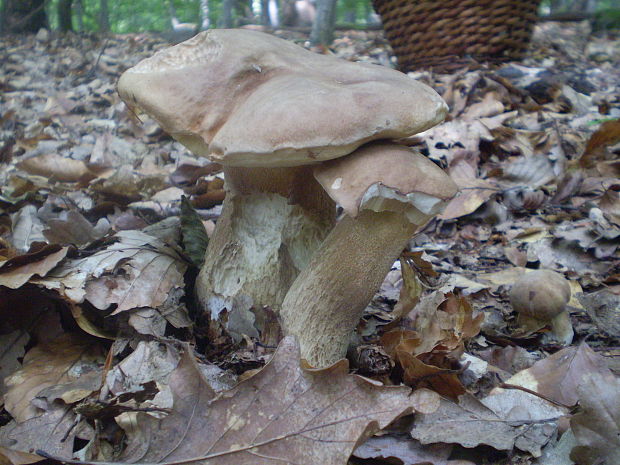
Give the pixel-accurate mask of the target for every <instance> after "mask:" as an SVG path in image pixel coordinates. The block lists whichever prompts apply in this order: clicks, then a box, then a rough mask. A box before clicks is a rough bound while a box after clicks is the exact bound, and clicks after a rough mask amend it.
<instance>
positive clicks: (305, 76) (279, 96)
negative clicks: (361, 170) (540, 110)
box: [118, 29, 447, 167]
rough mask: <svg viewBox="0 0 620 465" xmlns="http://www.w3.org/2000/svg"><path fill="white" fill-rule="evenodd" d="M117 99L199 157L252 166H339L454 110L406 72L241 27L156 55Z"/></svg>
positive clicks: (127, 76) (130, 76) (135, 71)
mask: <svg viewBox="0 0 620 465" xmlns="http://www.w3.org/2000/svg"><path fill="white" fill-rule="evenodd" d="M118 92H119V94H120V96H121V98H122V99H123V100H124V101H125V102H126V103H127V104H128V105H129V106H130V107H139V108H140V109H142V110H143V111H144V112H146V113H147V114H149V115H150V116H152V117H153V118H154V119H155V120H157V121H158V122H159V124H160V125H161V126H162V127H163V128H164V130H166V131H167V132H168V133H169V134H171V135H172V136H173V137H174V138H175V139H177V140H179V141H180V142H181V143H183V144H184V145H185V146H187V147H188V148H189V149H190V150H191V151H192V152H194V153H195V154H197V155H202V156H207V157H209V158H211V159H212V160H214V161H217V162H220V163H223V164H225V165H231V166H248V167H250V166H263V167H275V166H294V165H302V164H309V163H313V162H317V161H321V160H329V159H332V158H337V157H340V156H343V155H346V154H348V153H351V152H352V151H353V150H355V149H356V148H357V147H359V146H360V145H362V144H363V143H365V142H368V141H370V140H375V139H393V138H400V137H406V136H410V135H412V134H415V133H418V132H420V131H423V130H425V129H427V128H430V127H431V126H434V125H435V124H437V123H439V122H440V121H442V120H443V118H444V116H445V114H446V111H447V107H446V104H445V103H444V102H443V100H442V99H441V97H439V95H438V94H437V93H436V92H435V91H433V90H432V89H431V88H430V87H428V86H426V85H424V84H421V83H419V82H416V81H414V80H413V79H411V78H409V77H408V76H406V75H405V74H402V73H400V72H398V71H394V70H392V69H389V68H386V67H382V66H377V65H370V64H360V63H352V62H348V61H344V60H339V59H337V58H334V57H331V56H325V55H318V54H315V53H312V52H310V51H308V50H305V49H304V48H302V47H299V46H297V45H295V44H292V43H290V42H287V41H285V40H282V39H278V38H276V37H273V36H270V35H268V34H264V33H261V32H256V31H248V30H240V29H234V30H226V29H218V30H211V31H207V32H203V33H201V34H198V35H197V36H195V37H193V38H192V39H190V40H188V41H186V42H184V43H181V44H179V45H176V46H175V47H171V48H169V49H166V50H162V51H160V52H158V53H156V54H155V55H154V56H153V57H151V58H148V59H146V60H143V61H142V62H140V63H138V65H136V66H134V67H133V68H131V69H129V70H128V71H126V72H125V73H124V74H123V75H122V76H121V79H120V81H119V83H118Z"/></svg>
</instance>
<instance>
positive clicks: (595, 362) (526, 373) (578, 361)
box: [505, 343, 609, 405]
mask: <svg viewBox="0 0 620 465" xmlns="http://www.w3.org/2000/svg"><path fill="white" fill-rule="evenodd" d="M608 372H609V369H608V368H607V362H606V361H605V359H604V358H603V357H601V356H599V355H597V354H596V353H595V352H594V351H593V350H592V349H590V348H589V347H588V345H587V344H586V343H582V344H581V345H579V346H578V347H574V346H573V347H567V348H565V349H562V350H560V351H559V352H556V353H555V354H553V355H550V356H549V357H547V358H544V359H543V360H540V361H538V362H536V363H535V364H534V365H533V366H532V367H530V368H528V369H527V370H523V371H520V372H519V373H517V374H516V375H514V376H513V377H512V378H509V379H507V380H506V381H505V383H506V384H514V385H517V386H521V387H524V388H527V389H530V390H532V391H535V392H538V393H539V394H541V395H543V396H545V397H546V398H548V399H552V400H554V401H556V402H559V403H561V404H564V405H575V404H576V403H577V401H578V400H579V397H578V394H577V388H578V387H579V385H580V384H581V383H582V380H583V378H584V376H585V375H587V374H594V373H599V374H600V373H608Z"/></svg>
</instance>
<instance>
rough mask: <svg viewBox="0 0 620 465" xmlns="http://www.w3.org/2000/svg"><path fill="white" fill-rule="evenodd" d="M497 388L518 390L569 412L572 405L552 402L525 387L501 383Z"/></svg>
mask: <svg viewBox="0 0 620 465" xmlns="http://www.w3.org/2000/svg"><path fill="white" fill-rule="evenodd" d="M499 387H501V388H504V389H518V390H519V391H523V392H527V393H528V394H532V395H533V396H536V397H540V398H541V399H543V400H546V401H547V402H551V403H552V404H555V405H558V406H560V407H564V408H567V409H569V410H570V409H572V408H573V406H572V405H566V404H563V403H562V402H558V401H557V400H553V399H551V398H549V397H547V396H545V395H543V394H540V393H538V392H536V391H532V390H531V389H528V388H526V387H523V386H517V385H516V384H508V383H501V384H500V385H499Z"/></svg>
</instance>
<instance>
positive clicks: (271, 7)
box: [267, 0, 280, 27]
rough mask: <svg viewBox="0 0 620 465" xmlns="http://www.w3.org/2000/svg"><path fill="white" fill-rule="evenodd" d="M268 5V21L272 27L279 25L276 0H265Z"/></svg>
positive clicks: (278, 8)
mask: <svg viewBox="0 0 620 465" xmlns="http://www.w3.org/2000/svg"><path fill="white" fill-rule="evenodd" d="M267 1H268V7H267V10H268V12H269V22H270V23H271V25H272V26H273V27H278V26H279V25H280V11H279V10H280V7H279V6H278V2H277V0H267Z"/></svg>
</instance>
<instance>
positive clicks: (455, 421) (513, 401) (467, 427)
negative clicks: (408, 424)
mask: <svg viewBox="0 0 620 465" xmlns="http://www.w3.org/2000/svg"><path fill="white" fill-rule="evenodd" d="M565 413H566V411H565V410H563V409H560V408H559V407H556V406H554V405H553V404H551V403H549V402H547V401H544V400H543V399H540V398H539V397H535V396H533V395H531V394H528V393H525V392H523V391H512V392H505V393H501V394H498V395H493V396H488V397H486V398H485V399H482V400H481V401H479V400H477V399H476V398H475V397H473V396H471V395H469V394H465V395H463V396H461V397H459V402H458V404H457V403H454V402H452V401H449V400H446V399H442V400H441V405H440V407H439V409H438V410H437V411H436V412H434V413H432V414H429V415H423V414H420V415H416V419H415V422H414V426H413V429H412V430H411V436H412V437H413V438H414V439H417V440H419V441H420V442H421V443H422V444H435V443H441V442H445V443H458V444H461V445H462V446H464V447H476V446H478V445H480V444H486V445H489V446H491V447H493V448H495V449H497V450H512V449H513V448H514V447H517V448H519V449H521V450H524V451H528V452H530V453H531V454H532V455H534V456H536V457H537V456H539V455H540V448H541V447H542V446H543V445H544V444H546V442H547V441H548V440H549V439H550V438H551V437H552V435H553V434H554V433H555V431H556V429H557V427H556V425H555V421H556V420H557V419H558V418H559V417H561V416H562V415H564V414H565Z"/></svg>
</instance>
